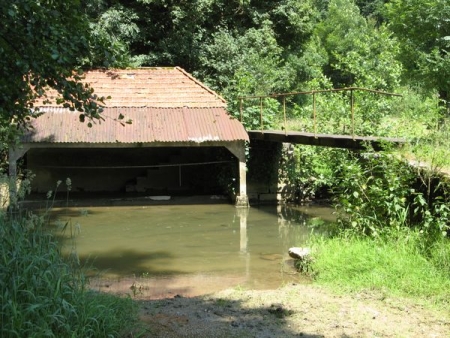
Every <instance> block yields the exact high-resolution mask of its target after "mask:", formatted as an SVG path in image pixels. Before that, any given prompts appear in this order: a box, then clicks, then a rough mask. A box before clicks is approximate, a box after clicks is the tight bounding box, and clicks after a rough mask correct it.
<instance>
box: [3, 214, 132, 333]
mask: <svg viewBox="0 0 450 338" xmlns="http://www.w3.org/2000/svg"><path fill="white" fill-rule="evenodd" d="M41 225H42V220H41V219H40V218H39V217H14V218H12V217H9V218H7V217H6V216H5V215H2V214H0V304H2V306H1V309H0V320H1V323H2V324H1V334H0V335H1V337H119V336H121V335H123V334H124V333H125V331H126V330H128V329H129V327H130V326H131V325H132V324H134V323H135V321H136V318H137V316H136V314H137V308H136V305H135V304H134V302H133V300H132V299H130V298H123V297H117V296H113V295H108V294H102V293H98V292H93V291H90V290H89V289H88V283H87V280H86V279H85V277H84V274H83V273H82V270H80V269H79V268H78V267H76V266H74V265H72V264H70V263H69V262H66V261H65V260H64V259H63V258H62V257H61V255H60V250H59V246H58V244H57V243H56V241H55V239H54V238H53V236H51V235H50V234H48V233H47V232H45V231H44V230H43V229H42V227H41Z"/></svg>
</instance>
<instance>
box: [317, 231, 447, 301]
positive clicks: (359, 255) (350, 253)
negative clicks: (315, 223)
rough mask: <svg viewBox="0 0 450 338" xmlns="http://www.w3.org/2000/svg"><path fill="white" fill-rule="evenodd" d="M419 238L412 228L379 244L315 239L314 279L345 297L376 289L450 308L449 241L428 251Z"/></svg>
mask: <svg viewBox="0 0 450 338" xmlns="http://www.w3.org/2000/svg"><path fill="white" fill-rule="evenodd" d="M420 237H421V234H420V233H419V232H416V231H413V230H410V229H404V230H403V231H401V232H399V233H397V234H395V235H389V236H385V237H379V238H377V239H374V238H371V237H367V236H366V237H363V236H343V235H341V236H337V237H333V238H323V237H315V238H314V239H313V242H312V246H313V247H314V252H315V256H314V257H315V259H314V261H313V263H312V270H313V271H314V274H315V279H316V281H317V282H319V283H322V284H326V285H328V286H331V287H332V288H333V289H336V290H341V291H343V292H360V291H365V290H371V291H373V290H375V291H379V292H381V293H384V294H387V295H396V296H402V297H405V296H406V297H412V298H417V299H421V300H424V301H426V302H429V303H432V304H437V305H449V304H450V264H449V262H450V242H449V241H448V240H447V239H444V240H443V241H442V242H440V243H439V244H436V245H435V246H434V247H430V248H428V250H424V248H423V247H422V243H423V241H422V239H421V238H420ZM426 251H428V252H429V253H428V254H426Z"/></svg>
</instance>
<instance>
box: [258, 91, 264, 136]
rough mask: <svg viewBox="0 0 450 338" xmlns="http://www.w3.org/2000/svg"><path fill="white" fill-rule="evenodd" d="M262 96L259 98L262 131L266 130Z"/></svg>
mask: <svg viewBox="0 0 450 338" xmlns="http://www.w3.org/2000/svg"><path fill="white" fill-rule="evenodd" d="M262 101H263V100H262V97H260V98H259V115H260V122H261V132H262V131H263V130H264V124H263V103H262Z"/></svg>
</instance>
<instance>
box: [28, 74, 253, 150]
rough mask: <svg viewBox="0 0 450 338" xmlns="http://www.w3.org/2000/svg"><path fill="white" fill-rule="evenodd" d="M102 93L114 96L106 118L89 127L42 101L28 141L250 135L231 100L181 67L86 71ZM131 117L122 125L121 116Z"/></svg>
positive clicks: (76, 114)
mask: <svg viewBox="0 0 450 338" xmlns="http://www.w3.org/2000/svg"><path fill="white" fill-rule="evenodd" d="M83 82H85V83H90V84H91V86H92V88H93V89H94V91H95V94H97V95H98V96H104V97H108V96H111V99H108V100H106V106H105V108H104V111H103V113H102V117H103V118H104V120H103V121H93V122H95V125H94V126H93V127H92V128H89V127H88V126H87V124H86V123H80V122H79V114H80V113H79V112H71V111H70V110H69V109H65V108H62V107H61V106H58V105H56V103H54V101H55V98H56V95H57V93H56V92H55V91H49V92H48V93H47V96H48V98H50V99H51V100H52V101H53V104H47V105H43V101H40V102H36V104H35V106H38V107H40V111H41V112H44V114H43V115H41V116H39V117H38V118H36V119H35V120H33V121H32V122H31V125H32V126H33V129H32V130H31V131H29V132H27V133H26V134H25V135H24V137H23V142H26V143H152V142H195V143H200V142H207V141H217V142H220V141H236V140H247V141H248V135H247V132H246V131H245V129H244V127H243V126H242V124H241V123H240V122H239V121H238V120H235V119H233V118H231V117H230V116H229V115H228V113H227V111H226V101H225V100H224V99H223V98H222V97H221V96H220V95H218V94H217V93H215V92H214V91H212V90H211V89H209V88H208V87H206V86H205V85H204V84H202V83H201V82H199V81H197V80H196V79H194V78H193V77H192V76H191V75H189V74H188V73H186V72H185V71H184V70H183V69H181V68H179V67H172V68H160V67H157V68H138V69H125V70H124V69H112V70H111V69H110V70H92V71H88V72H86V74H85V79H84V80H83ZM120 114H122V115H124V116H125V118H124V119H123V121H126V120H128V119H131V120H132V121H133V122H132V124H130V125H129V124H126V125H125V126H122V124H121V123H120V122H118V121H117V118H118V117H119V115H120Z"/></svg>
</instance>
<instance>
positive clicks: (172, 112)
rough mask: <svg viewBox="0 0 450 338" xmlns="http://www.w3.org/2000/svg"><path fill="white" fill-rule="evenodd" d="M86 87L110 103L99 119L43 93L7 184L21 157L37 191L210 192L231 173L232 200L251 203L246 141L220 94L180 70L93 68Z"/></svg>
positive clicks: (13, 154) (13, 152)
mask: <svg viewBox="0 0 450 338" xmlns="http://www.w3.org/2000/svg"><path fill="white" fill-rule="evenodd" d="M83 82H85V83H89V84H90V85H91V87H92V88H93V89H94V91H95V92H94V93H95V94H96V95H98V96H99V97H107V98H108V99H106V100H105V103H104V104H103V106H104V107H103V112H102V115H101V116H102V119H101V120H94V121H92V124H93V126H92V127H91V128H90V127H89V126H88V121H87V120H86V121H85V122H84V123H82V122H80V121H79V115H80V112H77V111H70V110H69V109H68V108H63V107H62V106H61V105H57V104H56V103H55V101H56V100H55V98H56V97H57V93H56V92H54V91H49V92H48V93H47V96H48V98H49V99H50V100H51V101H52V102H53V104H44V102H43V101H41V102H37V103H36V105H35V106H38V107H39V110H40V111H41V112H43V113H44V114H42V115H41V116H39V117H37V118H35V119H32V121H31V125H32V128H31V129H30V130H29V131H28V132H26V133H25V135H24V136H23V137H22V140H21V143H20V144H19V145H18V146H16V147H11V148H10V150H9V160H10V162H9V163H10V164H9V173H10V177H11V178H13V179H14V178H16V175H17V173H16V172H17V160H19V159H20V158H21V157H23V156H24V155H26V160H25V164H26V167H27V168H28V169H30V170H31V171H32V172H33V173H34V174H35V178H34V180H33V184H32V186H33V191H34V192H36V193H46V192H47V191H50V190H54V189H55V184H56V182H57V181H58V180H62V181H63V182H64V180H65V179H66V177H69V178H70V179H71V182H72V187H71V191H73V192H74V193H76V192H79V193H85V194H89V193H103V194H106V195H107V194H112V193H125V194H133V193H134V194H149V195H167V194H169V195H170V194H173V195H177V194H184V195H189V194H191V193H204V194H208V193H211V194H213V193H215V192H216V191H218V190H217V189H218V187H217V185H218V181H219V180H231V178H232V172H234V173H237V175H236V177H238V179H239V182H235V192H234V194H233V197H234V201H235V204H236V206H239V207H247V206H248V197H247V184H246V160H245V143H246V142H248V141H249V137H248V134H247V132H246V131H245V129H244V127H243V125H242V124H241V123H240V122H239V121H238V120H237V119H234V118H232V117H231V116H230V115H229V114H228V112H227V110H226V107H227V103H226V102H225V100H224V99H223V98H222V97H221V96H219V95H218V94H217V93H215V92H214V91H212V90H211V89H209V88H208V87H207V86H205V85H204V84H202V83H201V82H200V81H198V80H196V79H195V78H193V77H192V76H191V75H190V74H188V73H187V72H186V71H184V70H183V69H181V68H179V67H170V68H162V67H155V68H138V69H124V70H122V69H120V70H119V69H105V70H91V71H88V72H86V73H85V77H84V79H83ZM129 121H130V122H131V124H128V123H126V122H129ZM224 173H225V175H224ZM59 189H60V190H64V186H63V185H61V188H59ZM15 190H16V187H15V186H12V187H11V188H10V196H13V197H14V195H15V194H16V191H15Z"/></svg>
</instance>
